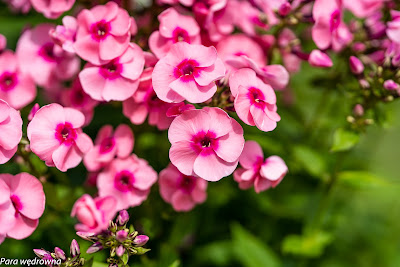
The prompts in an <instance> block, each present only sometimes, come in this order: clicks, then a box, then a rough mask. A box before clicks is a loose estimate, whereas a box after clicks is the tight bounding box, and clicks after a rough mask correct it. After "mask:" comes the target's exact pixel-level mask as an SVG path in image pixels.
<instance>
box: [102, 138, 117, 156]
mask: <svg viewBox="0 0 400 267" xmlns="http://www.w3.org/2000/svg"><path fill="white" fill-rule="evenodd" d="M114 146H115V139H114V137H107V138H106V139H104V140H103V141H102V142H101V144H100V154H105V153H108V152H110V151H111V150H112V149H113V148H114Z"/></svg>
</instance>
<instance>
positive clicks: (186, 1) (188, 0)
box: [157, 0, 195, 7]
mask: <svg viewBox="0 0 400 267" xmlns="http://www.w3.org/2000/svg"><path fill="white" fill-rule="evenodd" d="M194 2H195V0H157V4H159V5H163V4H167V5H177V4H179V3H180V4H182V5H184V6H188V7H189V6H192V5H193V3H194Z"/></svg>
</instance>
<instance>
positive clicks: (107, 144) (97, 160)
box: [83, 124, 135, 172]
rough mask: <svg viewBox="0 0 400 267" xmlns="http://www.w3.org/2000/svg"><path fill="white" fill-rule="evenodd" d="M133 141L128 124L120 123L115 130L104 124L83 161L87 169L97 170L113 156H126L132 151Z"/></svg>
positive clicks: (105, 164)
mask: <svg viewBox="0 0 400 267" xmlns="http://www.w3.org/2000/svg"><path fill="white" fill-rule="evenodd" d="M134 142H135V139H134V137H133V132H132V130H131V128H129V126H128V125H126V124H120V125H119V126H118V127H117V128H116V129H115V132H113V128H112V126H111V125H105V126H103V127H102V128H101V129H100V131H99V132H98V134H97V137H96V140H95V142H94V146H93V148H92V149H91V150H90V151H89V152H88V153H87V154H86V155H85V157H84V159H83V162H84V163H85V166H86V168H87V169H88V170H89V171H91V172H93V171H98V170H100V169H101V168H102V167H105V166H107V165H108V164H109V163H110V162H111V161H112V160H113V159H114V158H115V157H118V158H127V157H128V156H129V155H130V154H131V153H132V150H133V146H134Z"/></svg>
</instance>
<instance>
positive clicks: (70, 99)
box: [61, 78, 98, 126]
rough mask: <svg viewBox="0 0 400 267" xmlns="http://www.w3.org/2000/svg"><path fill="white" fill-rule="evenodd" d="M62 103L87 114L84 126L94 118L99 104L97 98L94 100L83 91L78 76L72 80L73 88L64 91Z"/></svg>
mask: <svg viewBox="0 0 400 267" xmlns="http://www.w3.org/2000/svg"><path fill="white" fill-rule="evenodd" d="M61 103H62V104H63V105H64V106H65V107H71V108H74V109H77V110H79V111H80V112H82V113H83V114H84V115H85V123H84V126H86V125H88V124H89V123H90V121H91V120H92V118H93V113H94V108H95V107H96V106H97V105H98V102H97V101H96V100H93V99H92V98H91V97H90V96H89V95H88V94H86V93H85V91H83V88H82V85H81V83H80V82H79V79H78V78H76V79H75V80H74V81H73V82H72V87H71V88H68V89H66V90H63V91H62V93H61Z"/></svg>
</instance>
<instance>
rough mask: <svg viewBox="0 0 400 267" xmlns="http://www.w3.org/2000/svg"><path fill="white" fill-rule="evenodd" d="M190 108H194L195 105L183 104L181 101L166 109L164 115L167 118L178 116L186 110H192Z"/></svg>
mask: <svg viewBox="0 0 400 267" xmlns="http://www.w3.org/2000/svg"><path fill="white" fill-rule="evenodd" d="M192 109H196V107H195V106H193V105H191V104H185V103H184V102H181V103H178V104H176V105H173V106H172V107H170V108H169V109H168V110H167V114H166V115H167V117H169V118H175V117H178V116H179V115H181V114H182V113H183V112H185V111H186V110H192Z"/></svg>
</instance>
